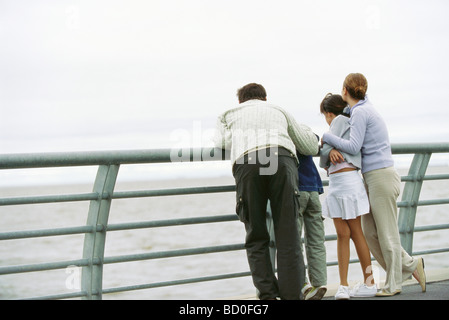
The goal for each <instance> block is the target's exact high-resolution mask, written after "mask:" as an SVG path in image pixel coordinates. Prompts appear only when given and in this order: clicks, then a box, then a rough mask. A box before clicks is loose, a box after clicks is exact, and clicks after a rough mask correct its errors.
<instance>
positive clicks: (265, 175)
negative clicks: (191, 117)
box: [214, 83, 318, 300]
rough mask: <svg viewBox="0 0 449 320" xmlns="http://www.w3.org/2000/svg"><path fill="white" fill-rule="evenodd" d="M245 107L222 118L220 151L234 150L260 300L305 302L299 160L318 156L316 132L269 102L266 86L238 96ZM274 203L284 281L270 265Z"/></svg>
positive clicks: (247, 245) (251, 87)
mask: <svg viewBox="0 0 449 320" xmlns="http://www.w3.org/2000/svg"><path fill="white" fill-rule="evenodd" d="M237 96H238V100H239V106H238V107H236V108H234V109H231V110H228V111H226V112H225V113H224V114H222V115H221V116H219V118H218V121H217V130H216V135H215V138H214V140H215V145H216V147H219V148H222V149H230V150H231V163H232V164H233V168H232V171H233V175H234V178H235V182H236V194H237V206H236V213H237V214H238V216H239V218H240V220H241V221H242V222H243V223H244V224H245V229H246V242H245V248H246V252H247V256H248V263H249V266H250V270H251V274H252V277H253V282H254V285H255V287H256V288H257V289H258V291H259V298H260V299H276V298H277V297H280V298H281V299H290V300H294V299H299V298H300V294H301V287H302V286H303V284H304V260H303V256H302V253H301V249H300V237H299V233H298V221H297V218H298V212H299V191H298V159H297V157H296V150H298V152H299V153H301V154H303V155H315V154H317V153H318V141H317V138H316V135H315V134H314V133H313V132H312V130H311V129H310V128H309V127H307V126H305V125H299V124H298V123H296V121H295V119H293V117H291V116H290V115H289V114H288V113H287V112H285V111H284V110H283V109H281V108H280V107H278V106H275V105H273V104H270V103H268V102H267V101H266V100H267V94H266V91H265V89H264V87H263V86H261V85H259V84H256V83H250V84H248V85H246V86H244V87H243V88H241V89H239V90H238V92H237ZM268 199H269V200H270V203H271V209H272V215H273V223H274V233H275V240H276V246H277V263H278V278H276V276H275V274H274V271H273V269H272V266H271V262H270V255H269V242H270V237H269V233H268V231H267V226H266V208H267V201H268Z"/></svg>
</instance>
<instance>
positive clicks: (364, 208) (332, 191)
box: [320, 93, 377, 300]
mask: <svg viewBox="0 0 449 320" xmlns="http://www.w3.org/2000/svg"><path fill="white" fill-rule="evenodd" d="M346 106H347V104H346V103H345V102H344V101H343V99H342V97H341V96H340V95H333V94H331V93H329V94H328V95H326V97H325V98H324V100H323V101H322V102H321V106H320V111H321V113H322V114H324V116H325V118H326V121H327V123H328V124H329V125H330V132H332V133H333V134H335V135H337V136H339V137H342V138H343V139H347V138H348V137H349V132H350V130H349V118H348V115H346V114H343V110H344V109H345V108H346ZM332 149H333V147H331V146H330V145H328V144H324V145H323V148H322V150H321V155H320V167H322V168H326V170H327V172H328V175H329V190H328V195H327V197H326V200H325V202H324V205H323V216H325V217H328V218H332V219H333V221H334V225H335V229H336V231H337V254H338V270H339V274H340V286H339V287H338V291H337V294H336V295H335V299H336V300H341V299H349V297H350V295H351V296H356V297H372V296H375V295H376V293H377V287H376V285H375V284H374V278H373V275H372V267H371V255H370V252H369V249H368V245H367V243H366V240H365V236H364V235H363V231H362V226H361V222H360V217H361V216H362V215H364V214H367V213H368V212H369V202H368V196H367V194H366V191H365V187H364V185H363V181H362V178H361V176H360V174H359V172H358V170H359V168H360V167H361V153H360V152H358V153H356V154H355V155H350V154H346V153H343V155H344V161H343V162H341V163H336V164H333V163H332V162H330V161H329V153H330V151H331V150H332ZM350 239H352V241H353V242H354V245H355V248H356V251H357V255H358V257H359V260H360V264H361V266H362V271H363V277H364V283H363V284H361V285H358V286H356V287H355V288H354V289H353V291H352V292H351V293H350V292H349V284H348V267H349V256H350V247H349V240H350Z"/></svg>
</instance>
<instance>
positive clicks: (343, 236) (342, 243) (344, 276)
mask: <svg viewBox="0 0 449 320" xmlns="http://www.w3.org/2000/svg"><path fill="white" fill-rule="evenodd" d="M333 220H334V225H335V230H336V231H337V255H338V272H339V274H340V285H342V286H348V285H349V284H348V268H349V250H350V249H349V240H350V238H351V230H350V229H349V225H348V223H347V222H346V220H343V219H341V218H334V219H333Z"/></svg>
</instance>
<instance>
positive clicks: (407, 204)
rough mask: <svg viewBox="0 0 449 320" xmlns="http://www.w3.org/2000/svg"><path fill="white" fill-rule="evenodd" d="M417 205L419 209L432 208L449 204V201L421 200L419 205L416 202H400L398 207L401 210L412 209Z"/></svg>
mask: <svg viewBox="0 0 449 320" xmlns="http://www.w3.org/2000/svg"><path fill="white" fill-rule="evenodd" d="M415 204H416V205H417V206H418V207H421V206H432V205H438V204H449V199H433V200H420V201H418V203H415V201H398V202H397V205H398V207H399V208H403V207H412V206H414V205H415Z"/></svg>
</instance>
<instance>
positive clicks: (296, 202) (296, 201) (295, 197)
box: [293, 188, 301, 218]
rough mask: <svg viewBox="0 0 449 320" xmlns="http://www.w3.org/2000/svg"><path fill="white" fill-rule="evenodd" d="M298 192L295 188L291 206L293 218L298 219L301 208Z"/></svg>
mask: <svg viewBox="0 0 449 320" xmlns="http://www.w3.org/2000/svg"><path fill="white" fill-rule="evenodd" d="M299 197H300V194H299V190H298V189H296V188H295V190H294V192H293V206H294V208H295V217H296V218H299V217H300V211H299V209H300V208H301V204H300V201H299Z"/></svg>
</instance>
